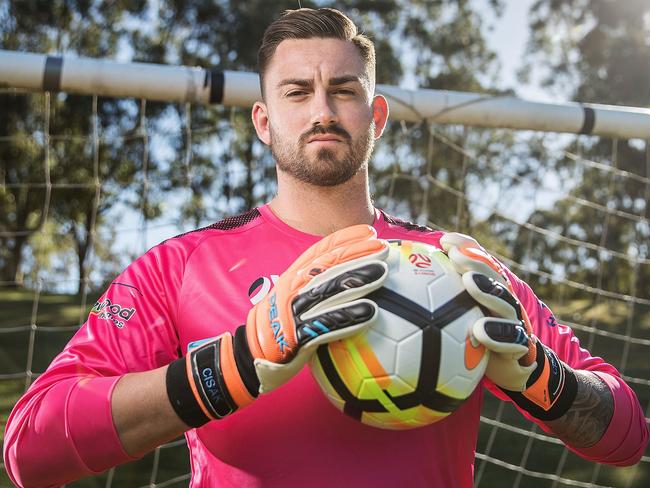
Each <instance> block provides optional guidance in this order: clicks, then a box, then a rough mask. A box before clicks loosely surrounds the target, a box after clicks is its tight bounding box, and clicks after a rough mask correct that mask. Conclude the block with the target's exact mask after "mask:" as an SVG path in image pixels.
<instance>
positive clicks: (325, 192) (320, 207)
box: [269, 169, 375, 236]
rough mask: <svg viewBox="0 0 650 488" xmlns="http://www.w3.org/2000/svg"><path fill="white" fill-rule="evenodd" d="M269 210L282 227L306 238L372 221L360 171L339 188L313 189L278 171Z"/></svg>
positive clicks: (364, 177)
mask: <svg viewBox="0 0 650 488" xmlns="http://www.w3.org/2000/svg"><path fill="white" fill-rule="evenodd" d="M269 205H270V207H271V210H273V213H275V215H277V216H278V218H279V219H280V220H282V221H283V222H284V223H285V224H287V225H290V226H291V227H293V228H294V229H297V230H299V231H301V232H306V233H308V234H315V235H320V236H325V235H328V234H331V233H332V232H335V231H337V230H339V229H343V228H345V227H349V226H351V225H355V224H370V225H372V223H373V221H374V216H375V215H374V209H373V206H372V202H371V201H370V192H369V189H368V173H367V171H360V172H359V173H358V174H357V175H355V176H354V177H353V178H352V179H350V180H349V181H347V182H345V183H343V184H342V185H336V186H332V187H321V186H314V185H310V184H307V183H303V182H301V181H298V180H296V179H295V178H293V177H291V176H288V175H286V174H284V173H282V172H281V170H280V169H278V194H277V195H276V196H275V198H273V200H271V202H270V204H269Z"/></svg>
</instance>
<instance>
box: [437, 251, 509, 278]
mask: <svg viewBox="0 0 650 488" xmlns="http://www.w3.org/2000/svg"><path fill="white" fill-rule="evenodd" d="M447 255H448V256H449V260H450V261H451V264H452V266H453V267H454V269H455V270H456V272H458V273H459V274H463V273H467V272H469V271H474V272H477V273H481V274H484V275H486V276H489V277H490V278H492V279H493V280H495V281H499V282H501V283H505V279H504V277H503V276H502V275H501V272H500V271H501V267H500V266H498V264H497V263H496V261H494V259H493V258H492V256H490V255H489V254H488V253H486V252H485V251H483V250H482V249H476V248H467V247H452V248H450V249H449V251H447Z"/></svg>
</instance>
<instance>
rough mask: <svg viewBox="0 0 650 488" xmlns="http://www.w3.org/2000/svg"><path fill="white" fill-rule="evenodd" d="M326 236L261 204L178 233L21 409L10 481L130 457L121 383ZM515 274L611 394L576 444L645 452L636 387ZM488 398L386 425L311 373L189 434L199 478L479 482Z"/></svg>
mask: <svg viewBox="0 0 650 488" xmlns="http://www.w3.org/2000/svg"><path fill="white" fill-rule="evenodd" d="M374 227H375V229H376V230H377V234H378V235H379V237H381V238H385V239H412V240H419V241H424V242H428V243H431V244H434V245H436V246H438V245H439V239H440V236H441V235H442V234H441V233H440V232H436V231H432V230H430V229H425V228H422V227H418V226H416V225H413V224H410V223H405V222H402V221H399V220H397V219H394V218H391V217H389V216H388V215H386V214H384V213H383V212H380V211H375V222H374ZM317 239H318V237H317V236H313V235H309V234H305V233H302V232H299V231H297V230H295V229H293V228H291V227H289V226H287V225H286V224H284V223H283V222H282V221H280V220H279V219H278V218H277V217H276V216H275V215H273V213H272V212H271V210H270V209H269V207H268V206H263V207H261V208H258V209H254V210H252V211H250V212H248V213H246V214H243V215H241V216H238V217H233V218H229V219H226V220H224V221H221V222H219V223H217V224H214V225H212V226H210V227H207V228H204V229H200V230H197V231H194V232H190V233H187V234H183V235H181V236H178V237H175V238H173V239H169V240H167V241H165V242H164V243H162V244H160V245H158V246H156V247H154V248H153V249H151V250H150V251H149V252H147V253H146V254H145V255H144V256H142V257H141V258H140V259H138V260H137V261H136V262H134V263H133V264H132V265H131V266H129V267H128V268H127V269H126V270H125V271H124V272H123V273H122V274H121V275H120V276H118V277H117V278H116V279H115V281H113V282H112V283H111V285H110V286H109V288H108V290H107V291H106V292H105V293H104V295H103V296H102V297H101V298H100V299H99V301H98V302H97V303H96V305H95V306H94V307H93V309H92V311H91V312H90V316H89V318H88V321H87V322H86V323H85V324H84V326H83V327H82V328H81V329H80V330H79V331H78V332H77V334H76V335H75V336H74V337H73V338H72V340H71V341H70V342H69V343H68V345H67V346H66V348H65V349H64V350H63V352H62V353H61V354H59V355H58V356H57V357H56V358H55V359H54V361H53V362H52V364H51V365H50V367H49V368H48V369H47V371H46V372H45V373H44V374H42V375H41V376H40V377H39V378H38V379H37V380H36V381H35V382H34V384H33V385H32V386H31V388H30V389H29V391H28V392H27V393H26V394H25V395H24V396H23V397H22V398H21V399H20V401H19V402H18V403H17V405H16V406H15V408H14V410H13V412H12V414H11V416H10V418H9V420H8V423H7V429H6V435H5V444H4V460H5V466H6V468H7V471H8V472H9V475H10V476H11V479H12V480H13V481H14V482H15V483H16V484H17V485H19V486H58V485H60V484H62V483H65V482H67V481H70V480H72V479H76V478H79V477H83V476H87V475H92V474H94V473H99V472H101V471H103V470H105V469H107V468H108V467H110V466H114V465H116V464H120V463H123V462H126V461H129V460H130V459H131V458H130V457H129V456H128V455H127V454H126V453H125V452H124V450H123V448H122V446H121V444H120V441H119V438H118V435H117V432H116V430H115V426H114V424H113V420H112V417H111V406H110V403H111V394H112V391H113V388H114V387H115V384H116V382H117V381H118V380H119V379H120V377H121V376H122V375H124V374H125V373H129V372H136V371H146V370H151V369H155V368H158V367H161V366H163V365H166V364H169V363H170V362H171V361H173V360H175V359H177V358H178V357H180V356H181V355H182V354H184V352H185V351H186V350H187V345H188V343H189V342H191V341H195V340H198V339H203V338H206V337H213V336H216V335H218V334H221V333H222V332H225V331H231V332H232V331H234V329H235V328H236V327H237V326H238V325H240V324H242V323H243V322H244V321H245V319H246V315H247V312H248V310H249V309H250V308H251V306H252V304H254V303H257V301H259V300H260V299H261V297H262V296H264V295H265V294H266V293H267V292H268V291H269V289H270V288H271V286H272V285H273V281H274V279H276V278H277V276H278V275H279V274H281V273H282V271H283V270H285V269H286V268H287V267H288V266H289V265H290V264H291V263H292V262H293V261H294V260H295V259H296V257H297V256H298V255H299V254H300V253H301V252H302V251H304V250H305V249H306V248H307V247H308V246H310V245H311V244H313V243H314V242H316V240H317ZM513 281H514V283H515V287H516V291H517V294H518V296H519V297H520V298H521V299H522V302H523V304H524V306H525V307H526V309H527V311H528V314H529V316H530V317H531V320H532V322H533V324H534V327H535V333H536V334H537V335H538V337H539V338H540V339H541V340H542V341H543V342H544V343H545V344H547V345H548V346H550V347H551V348H552V349H554V350H555V351H556V352H557V354H558V356H559V357H560V358H561V359H562V360H564V361H565V362H566V363H568V364H569V365H571V366H572V367H574V368H576V369H583V370H590V371H593V372H595V373H596V374H597V375H598V376H600V378H602V379H603V380H604V381H605V382H606V383H607V385H609V387H610V388H611V390H612V393H613V396H614V404H615V411H614V417H613V419H612V421H611V423H610V426H609V428H608V429H607V431H606V432H605V435H604V436H603V438H602V439H601V440H600V441H599V442H598V443H597V444H596V445H594V446H593V447H590V448H588V449H576V452H578V453H579V454H580V455H581V456H583V457H585V458H587V459H590V460H594V461H599V462H604V463H610V464H615V465H626V464H631V463H634V462H636V461H637V460H639V458H640V457H641V455H642V454H643V451H644V449H645V446H646V444H647V442H648V430H647V427H646V423H645V418H644V415H643V412H642V410H641V408H640V405H639V403H638V400H637V398H636V396H635V394H634V393H633V392H632V390H631V389H630V388H629V387H628V386H627V385H626V384H625V383H624V382H623V381H622V380H621V378H620V376H619V373H618V372H617V371H616V369H615V368H614V367H612V366H611V365H609V364H607V363H605V362H604V361H603V360H602V359H600V358H597V357H592V356H591V355H590V354H589V352H588V351H586V350H585V349H582V348H581V347H580V345H579V343H578V339H577V338H576V337H575V336H574V335H573V334H572V332H571V330H570V329H569V328H567V327H565V326H563V325H559V324H557V322H556V321H555V319H554V318H553V316H552V315H551V312H550V311H549V310H548V308H546V307H545V306H544V304H543V303H542V302H540V301H539V300H538V299H537V298H536V297H535V295H534V294H533V292H532V291H531V290H530V288H529V287H528V286H527V285H526V284H525V283H523V282H522V281H520V280H518V279H517V278H515V277H514V276H513ZM485 383H486V386H487V387H488V388H489V389H490V390H492V391H493V392H494V393H495V394H496V395H498V396H500V397H501V398H503V399H504V400H507V397H505V396H503V395H502V394H501V393H499V390H498V389H497V388H495V387H494V385H491V384H487V383H488V382H487V380H485ZM482 394H483V393H482V389H481V388H478V389H477V390H476V391H475V393H474V394H473V395H472V396H471V397H470V398H469V399H468V400H467V401H466V402H465V403H463V404H462V406H461V407H460V408H459V409H458V410H457V411H456V412H454V413H453V414H452V415H450V416H449V417H448V418H447V419H445V420H444V421H441V422H439V423H435V424H433V425H430V426H427V427H423V428H419V429H414V430H407V431H385V430H381V429H376V428H373V427H369V426H366V425H363V424H361V423H359V422H357V421H355V420H353V419H351V418H349V417H347V416H345V415H343V414H342V413H341V412H339V411H338V410H336V409H335V408H334V407H333V406H332V405H331V404H330V403H329V401H328V400H327V399H326V398H325V397H324V395H323V394H322V393H321V392H320V390H319V387H318V386H317V384H316V383H315V381H314V379H313V378H312V376H311V374H310V372H309V370H308V368H305V369H304V370H303V371H302V372H301V373H299V374H298V376H296V377H295V378H293V379H292V380H291V381H290V382H289V383H287V384H286V385H284V386H283V387H281V388H279V389H277V390H275V391H273V392H272V393H270V394H267V395H261V396H260V397H259V399H257V400H256V401H255V402H254V403H253V404H252V405H251V406H249V407H247V408H245V409H243V410H241V411H239V412H236V413H235V414H233V415H232V416H230V417H227V418H225V419H223V420H219V421H213V422H209V423H208V424H206V425H204V426H203V427H200V428H198V429H193V430H190V431H188V432H187V433H186V438H187V443H188V445H189V449H190V454H191V456H190V457H191V465H192V481H191V486H192V487H221V486H237V487H252V486H265V487H274V486H282V487H283V488H286V487H288V486H310V487H319V486H323V487H331V486H410V487H419V486H422V487H431V486H461V487H471V486H472V477H473V464H474V450H475V446H476V440H477V434H478V427H479V414H480V409H481V402H482ZM542 427H544V426H542ZM400 466H408V469H406V470H404V469H400Z"/></svg>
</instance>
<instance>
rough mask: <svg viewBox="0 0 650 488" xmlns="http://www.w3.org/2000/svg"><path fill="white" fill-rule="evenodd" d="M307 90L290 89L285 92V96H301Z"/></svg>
mask: <svg viewBox="0 0 650 488" xmlns="http://www.w3.org/2000/svg"><path fill="white" fill-rule="evenodd" d="M306 94H307V92H306V91H305V90H292V91H290V92H287V94H286V95H285V96H286V97H302V96H305V95H306Z"/></svg>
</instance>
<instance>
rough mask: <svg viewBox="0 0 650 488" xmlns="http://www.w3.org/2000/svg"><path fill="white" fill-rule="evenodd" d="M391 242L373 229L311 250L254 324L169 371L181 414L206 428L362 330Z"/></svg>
mask: <svg viewBox="0 0 650 488" xmlns="http://www.w3.org/2000/svg"><path fill="white" fill-rule="evenodd" d="M387 256H388V244H387V243H386V241H384V240H381V239H378V238H377V236H376V233H375V230H374V229H373V228H372V227H370V226H368V225H356V226H352V227H348V228H346V229H342V230H340V231H338V232H335V233H333V234H331V235H329V236H327V237H325V238H323V239H322V240H320V241H319V242H317V243H316V244H314V245H313V246H311V247H310V248H309V249H307V250H306V251H305V252H304V253H303V254H302V255H301V256H300V257H299V258H298V259H297V260H296V261H295V262H294V263H293V264H292V265H291V266H290V267H289V268H288V269H287V270H286V271H285V272H284V273H282V275H281V276H280V278H279V279H278V281H277V283H276V285H275V287H274V289H273V290H271V292H270V293H269V294H268V295H267V296H266V297H265V298H264V299H263V300H262V301H260V302H259V303H258V304H256V305H255V306H254V307H253V308H252V309H251V310H250V312H249V313H248V318H247V320H246V324H244V325H241V326H240V327H238V328H237V329H236V330H235V333H234V336H233V335H231V334H230V332H226V333H224V334H221V335H220V336H218V337H214V338H210V339H205V340H202V341H197V342H195V343H192V344H190V345H189V351H188V353H187V356H186V357H185V358H181V359H179V360H177V361H174V362H173V363H171V364H170V366H169V368H168V370H167V394H168V397H169V400H170V402H171V404H172V406H173V408H174V410H175V411H176V413H177V414H178V416H179V417H180V418H181V420H183V421H184V422H185V423H186V424H187V425H190V426H192V427H198V426H200V425H203V424H204V423H206V422H208V421H209V420H214V419H219V418H223V417H225V416H227V415H230V414H231V413H233V412H235V411H236V410H237V409H239V408H242V407H245V406H246V405H248V404H250V403H251V402H252V401H253V400H254V399H255V398H256V397H257V396H258V395H259V394H260V393H267V392H269V391H271V390H273V389H275V388H277V387H278V386H280V385H282V384H284V383H286V382H287V381H288V380H289V379H290V378H292V377H293V376H294V375H296V374H297V373H298V372H299V371H300V369H301V368H302V367H303V366H304V365H305V364H306V363H307V362H308V361H309V358H310V357H311V355H312V354H313V353H314V351H315V350H316V349H317V348H318V346H320V345H321V344H325V343H328V342H331V341H336V340H339V339H342V338H345V337H348V336H351V335H353V334H355V333H357V332H359V331H360V330H361V329H362V328H364V327H366V326H368V325H370V324H371V323H372V322H373V321H374V320H375V319H376V317H377V313H378V310H377V306H376V305H375V303H374V302H372V301H371V300H369V299H367V298H363V297H364V296H365V295H367V294H368V293H370V292H372V291H374V290H376V289H377V288H379V287H380V286H381V285H382V283H383V282H384V280H385V279H386V275H387V272H388V266H387V265H386V262H385V260H386V258H387Z"/></svg>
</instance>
